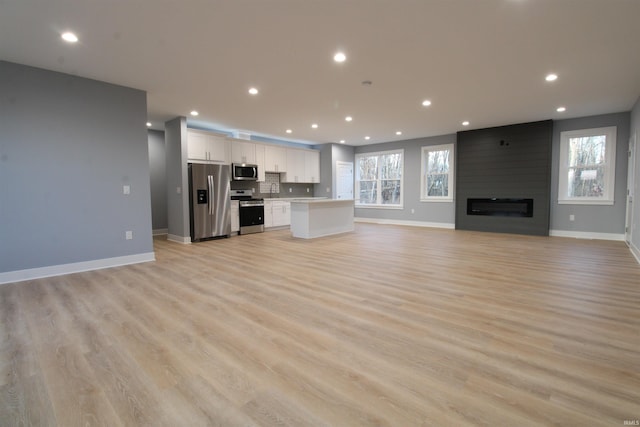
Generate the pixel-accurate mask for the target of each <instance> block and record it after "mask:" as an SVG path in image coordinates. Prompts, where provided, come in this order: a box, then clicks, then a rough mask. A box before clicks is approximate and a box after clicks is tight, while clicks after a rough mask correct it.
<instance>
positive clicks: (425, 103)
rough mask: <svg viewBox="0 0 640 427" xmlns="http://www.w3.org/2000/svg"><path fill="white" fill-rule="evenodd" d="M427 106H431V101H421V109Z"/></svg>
mask: <svg viewBox="0 0 640 427" xmlns="http://www.w3.org/2000/svg"><path fill="white" fill-rule="evenodd" d="M429 105H431V101H429V100H428V99H425V100H424V101H422V106H423V107H428V106H429Z"/></svg>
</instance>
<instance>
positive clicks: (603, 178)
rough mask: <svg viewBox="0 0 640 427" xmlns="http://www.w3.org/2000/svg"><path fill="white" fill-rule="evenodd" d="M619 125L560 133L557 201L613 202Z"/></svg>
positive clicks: (580, 202) (570, 202)
mask: <svg viewBox="0 0 640 427" xmlns="http://www.w3.org/2000/svg"><path fill="white" fill-rule="evenodd" d="M616 131H617V129H616V127H615V126H611V127H604V128H596V129H580V130H574V131H566V132H561V134H560V170H559V175H558V176H559V179H558V203H561V204H596V205H597V204H608V205H610V204H613V202H614V200H613V196H614V188H615V161H616Z"/></svg>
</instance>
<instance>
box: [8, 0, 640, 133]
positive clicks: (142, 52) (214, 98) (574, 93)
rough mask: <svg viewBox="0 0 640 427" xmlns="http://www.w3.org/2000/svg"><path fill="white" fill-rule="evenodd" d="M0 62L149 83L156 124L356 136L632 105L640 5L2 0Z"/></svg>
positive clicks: (462, 0)
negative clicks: (177, 121) (194, 115)
mask: <svg viewBox="0 0 640 427" xmlns="http://www.w3.org/2000/svg"><path fill="white" fill-rule="evenodd" d="M65 30H72V31H74V32H75V33H76V34H77V35H78V37H79V38H80V41H79V42H78V43H76V44H74V45H71V44H67V43H66V42H64V41H62V40H61V39H60V34H61V33H62V32H63V31H65ZM338 50H342V51H344V52H345V53H346V55H347V61H346V62H344V63H342V64H337V63H335V62H334V61H333V59H332V58H333V54H334V53H335V52H336V51H338ZM0 59H2V60H7V61H11V62H17V63H21V64H26V65H32V66H36V67H41V68H45V69H49V70H55V71H61V72H64V73H70V74H76V75H79V76H83V77H88V78H92V79H97V80H102V81H106V82H111V83H115V84H118V85H124V86H129V87H133V88H138V89H142V90H145V91H147V94H148V119H149V121H151V122H152V123H153V125H154V126H153V127H154V128H156V129H162V127H163V123H164V121H166V120H168V119H171V118H174V117H176V116H187V117H189V112H190V111H191V110H193V109H197V110H198V111H199V112H200V116H199V117H198V123H199V124H200V125H204V126H209V127H211V128H216V129H220V130H229V131H242V132H248V133H252V134H257V135H262V136H269V137H273V138H279V139H285V140H292V141H298V142H306V143H325V142H339V141H340V140H341V139H344V140H346V143H347V144H351V145H362V144H371V143H377V142H384V141H393V140H399V139H410V138H418V137H423V136H432V135H443V134H448V133H454V132H457V131H459V130H462V129H467V128H463V126H462V125H461V122H462V121H463V120H469V121H470V122H471V125H470V126H469V127H468V128H469V129H471V128H483V127H490V126H498V125H505V124H511V123H522V122H528V121H536V120H544V119H560V118H570V117H582V116H589V115H594V114H601V113H611V112H620V111H629V110H630V109H631V108H632V106H633V103H634V102H635V100H636V99H637V98H638V96H639V95H640V1H638V0H386V1H385V0H0ZM549 72H555V73H557V74H558V75H559V78H558V80H557V81H556V82H553V83H547V82H545V80H544V77H545V75H546V74H547V73H549ZM364 80H370V81H371V82H372V85H371V86H364V85H362V81H364ZM251 86H255V87H257V88H258V89H259V90H260V93H259V94H258V95H257V96H251V95H249V94H248V93H247V90H248V89H249V87H251ZM424 99H429V100H431V101H432V103H433V104H432V105H431V106H430V107H428V108H425V107H422V106H421V102H422V101H423V100H424ZM561 105H562V106H566V108H567V111H566V112H565V113H558V112H556V108H557V107H558V106H561ZM347 115H350V116H353V121H352V122H350V123H347V122H346V121H345V120H344V117H345V116H347ZM312 123H317V124H318V125H319V127H318V129H312V128H311V124H312ZM287 128H290V129H292V130H293V133H291V134H290V135H289V134H286V133H285V129H287ZM397 130H401V131H402V132H403V134H402V135H401V136H397V135H396V134H395V132H396V131H397ZM366 135H369V136H370V137H371V139H370V140H369V141H365V140H364V137H365V136H366Z"/></svg>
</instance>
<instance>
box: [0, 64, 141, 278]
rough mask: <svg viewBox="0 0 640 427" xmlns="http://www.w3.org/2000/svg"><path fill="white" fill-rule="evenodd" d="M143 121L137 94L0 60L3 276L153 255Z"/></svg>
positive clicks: (0, 247)
mask: <svg viewBox="0 0 640 427" xmlns="http://www.w3.org/2000/svg"><path fill="white" fill-rule="evenodd" d="M146 115H147V106H146V94H145V92H143V91H140V90H135V89H130V88H125V87H121V86H115V85H111V84H107V83H102V82H98V81H94V80H89V79H84V78H79V77H75V76H71V75H66V74H61V73H55V72H51V71H46V70H41V69H37V68H32V67H26V66H22V65H18V64H13V63H9V62H5V61H0V242H2V243H1V244H0V272H10V271H18V270H23V269H32V268H39V267H48V266H54V265H61V264H67V263H77V262H84V261H95V260H100V259H106V258H113V257H122V256H128V255H137V254H148V253H152V252H153V241H152V237H151V202H150V190H149V157H148V151H147V150H148V145H147V129H146V126H145V122H146ZM125 184H126V185H130V186H131V194H130V195H128V196H127V195H124V194H123V185H125ZM127 230H131V231H133V240H125V231H127Z"/></svg>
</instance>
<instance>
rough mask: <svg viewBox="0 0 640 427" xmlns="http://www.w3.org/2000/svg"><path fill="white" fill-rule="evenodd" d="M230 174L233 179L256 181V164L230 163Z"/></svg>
mask: <svg viewBox="0 0 640 427" xmlns="http://www.w3.org/2000/svg"><path fill="white" fill-rule="evenodd" d="M231 176H232V179H233V180H234V181H257V180H258V165H249V164H246V163H232V164H231Z"/></svg>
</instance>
